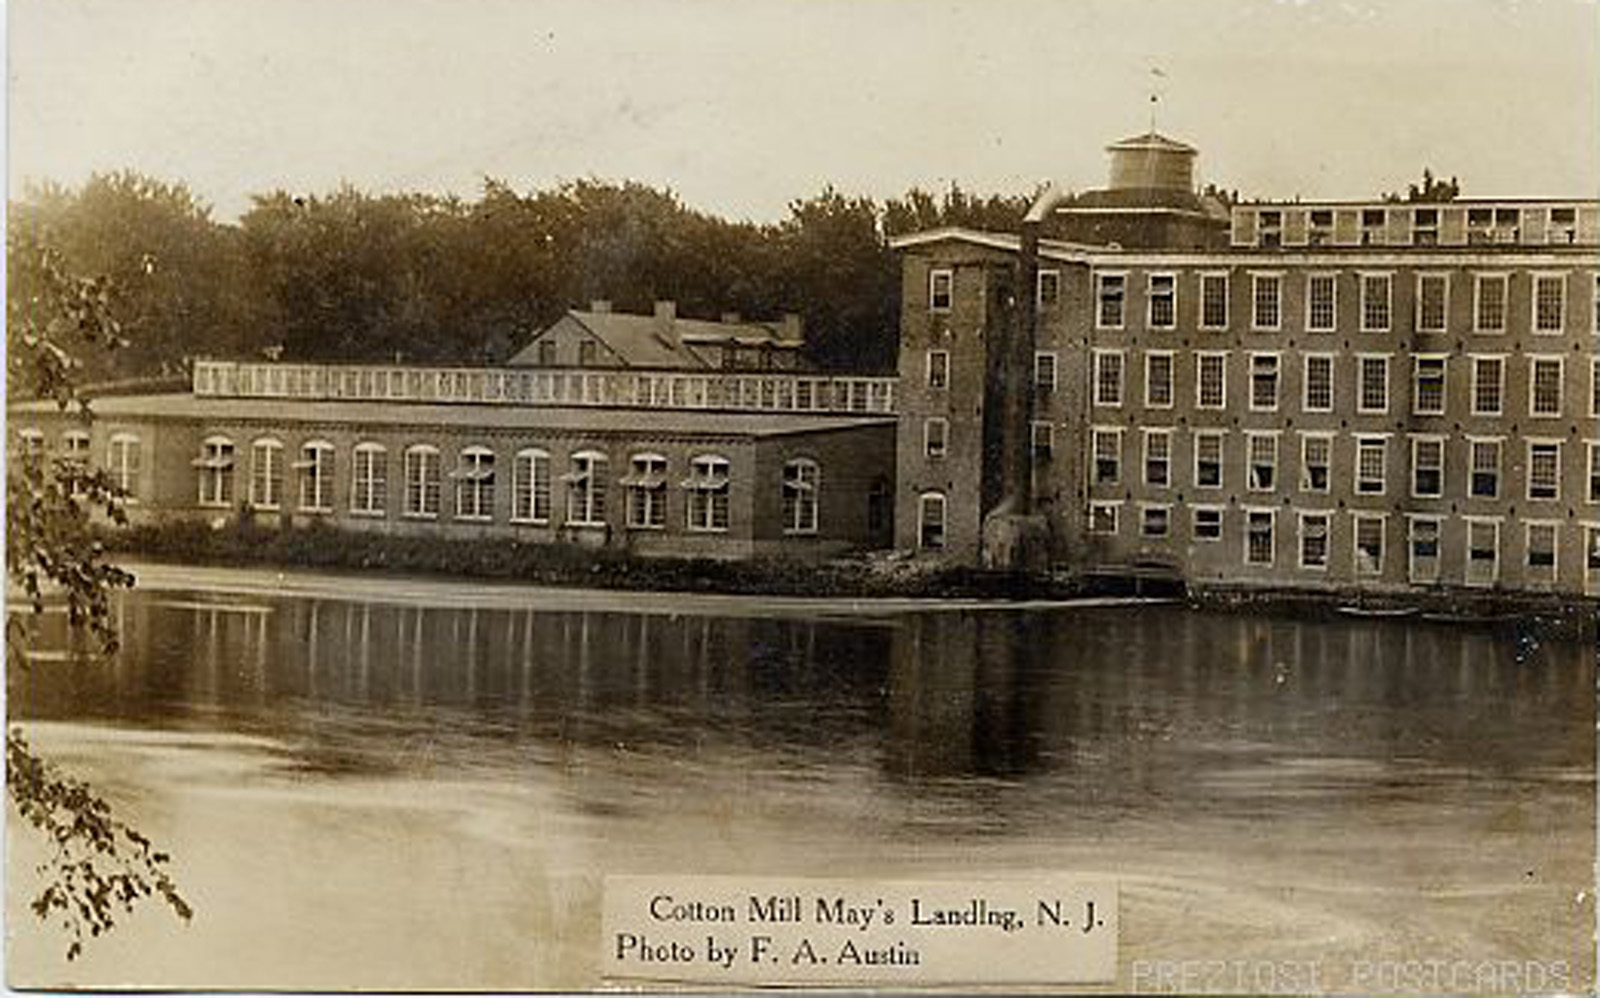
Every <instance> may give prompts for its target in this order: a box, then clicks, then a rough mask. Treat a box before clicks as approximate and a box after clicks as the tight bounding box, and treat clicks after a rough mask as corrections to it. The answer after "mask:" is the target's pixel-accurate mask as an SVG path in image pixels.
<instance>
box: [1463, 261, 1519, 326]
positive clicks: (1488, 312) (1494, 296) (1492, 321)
mask: <svg viewBox="0 0 1600 998" xmlns="http://www.w3.org/2000/svg"><path fill="white" fill-rule="evenodd" d="M1509 284H1510V278H1509V277H1508V276H1507V275H1505V274H1477V275H1474V277H1473V283H1472V317H1473V318H1472V328H1473V330H1474V331H1475V332H1479V333H1499V332H1504V331H1505V328H1506V297H1507V288H1508V285H1509Z"/></svg>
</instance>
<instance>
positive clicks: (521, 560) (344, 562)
mask: <svg viewBox="0 0 1600 998" xmlns="http://www.w3.org/2000/svg"><path fill="white" fill-rule="evenodd" d="M104 541H105V544H106V547H107V549H108V550H109V551H110V552H111V553H112V554H113V555H115V556H122V557H132V558H135V559H138V560H140V561H145V562H150V563H158V564H178V565H193V566H201V567H234V568H242V567H262V568H294V569H299V570H306V571H317V570H323V571H361V572H377V573H382V574H384V575H386V576H412V577H415V576H431V577H439V578H446V579H461V580H478V581H491V582H508V583H518V584H524V585H531V586H539V587H550V588H556V587H560V588H569V589H570V588H581V589H600V590H612V591H619V592H640V593H661V594H671V593H682V594H703V595H721V596H768V597H801V598H807V597H809V598H828V599H838V600H866V601H871V600H889V599H899V600H906V599H914V600H932V601H940V600H947V601H952V602H968V601H973V600H985V601H997V602H1018V603H1021V602H1030V601H1063V600H1073V599H1085V598H1096V597H1153V598H1166V599H1171V600H1174V601H1178V602H1185V603H1188V604H1189V605H1191V606H1194V607H1196V608H1202V609H1215V610H1223V611H1230V612H1262V613H1271V614H1275V615H1292V616H1297V617H1308V618H1315V617H1329V616H1334V615H1339V614H1345V615H1352V616H1357V617H1374V618H1382V617H1401V618H1405V617H1420V618H1421V619H1424V620H1427V621H1430V622H1435V623H1453V624H1478V625H1507V626H1512V627H1517V628H1528V627H1533V628H1535V629H1537V630H1539V631H1541V632H1547V633H1551V634H1557V633H1559V634H1569V635H1573V636H1593V635H1594V634H1595V631H1596V620H1597V617H1600V601H1597V600H1594V599H1592V598H1591V599H1586V598H1582V597H1573V596H1562V595H1558V594H1526V593H1518V594H1513V593H1504V592H1496V591H1494V590H1484V591H1477V590H1468V591H1463V590H1457V589H1449V590H1446V589H1439V590H1418V591H1410V590H1408V591H1398V592H1384V593H1361V594H1356V593H1351V592H1341V591H1333V590H1309V589H1289V588H1264V589H1254V588H1252V589H1245V588H1239V587H1227V588H1223V587H1205V586H1198V587H1197V586H1193V585H1191V586H1188V587H1185V586H1184V585H1183V584H1182V583H1181V582H1178V581H1176V580H1173V579H1165V578H1155V579H1152V578H1149V577H1140V576H1135V575H1119V574H1116V573H1093V574H1079V575H1069V574H1065V573H1050V574H1034V575H1018V574H1012V573H1003V572H995V571H986V570H983V569H978V568H969V567H963V566H950V565H939V564H937V563H935V562H930V561H925V560H918V559H911V558H906V557H903V556H900V557H896V556H893V555H888V554H870V555H859V556H855V557H848V558H838V559H831V560H827V561H801V560H797V559H786V558H758V559H754V560H749V561H723V560H714V559H683V558H655V557H652V558H645V557H640V556H638V555H634V554H629V553H627V552H622V551H612V550H595V549H589V548H581V547H578V546H576V545H568V544H551V543H548V542H521V541H517V540H514V539H511V540H508V539H505V538H483V539H460V538H441V537H416V536H397V535H389V534H376V533H368V532H363V531H352V530H344V529H340V528H337V527H332V526H328V525H324V524H320V523H316V524H312V525H310V526H303V527H302V526H294V527H284V526H267V525H262V524H260V523H256V522H253V521H249V520H235V521H230V522H229V523H228V524H226V525H224V526H222V527H220V528H219V527H214V526H211V525H209V524H206V523H202V522H198V521H193V520H178V519H170V520H165V521H160V522H153V523H146V524H140V525H135V526H131V527H127V528H123V529H118V530H115V531H108V532H107V534H106V536H105V538H104Z"/></svg>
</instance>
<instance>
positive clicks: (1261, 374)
mask: <svg viewBox="0 0 1600 998" xmlns="http://www.w3.org/2000/svg"><path fill="white" fill-rule="evenodd" d="M1250 408H1251V410H1252V411H1255V412H1271V411H1273V410H1275V409H1277V408H1278V355H1277V354H1275V353H1253V354H1251V355H1250Z"/></svg>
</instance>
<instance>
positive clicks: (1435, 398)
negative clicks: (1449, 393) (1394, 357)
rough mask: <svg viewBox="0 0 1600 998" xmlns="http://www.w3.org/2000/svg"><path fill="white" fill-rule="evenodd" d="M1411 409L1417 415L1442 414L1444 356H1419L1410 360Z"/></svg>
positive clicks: (1443, 407) (1443, 405)
mask: <svg viewBox="0 0 1600 998" xmlns="http://www.w3.org/2000/svg"><path fill="white" fill-rule="evenodd" d="M1412 365H1413V366H1412V374H1411V378H1412V391H1411V411H1412V412H1413V413H1415V414H1416V415H1418V416H1442V415H1444V409H1445V397H1446V396H1445V357H1444V355H1442V354H1429V355H1424V356H1419V357H1417V358H1415V359H1414V360H1413V361H1412Z"/></svg>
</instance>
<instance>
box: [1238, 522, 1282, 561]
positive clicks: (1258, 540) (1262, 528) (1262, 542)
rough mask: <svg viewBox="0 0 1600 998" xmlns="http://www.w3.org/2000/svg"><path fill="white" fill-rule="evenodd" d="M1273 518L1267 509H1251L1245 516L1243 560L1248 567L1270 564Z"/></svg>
mask: <svg viewBox="0 0 1600 998" xmlns="http://www.w3.org/2000/svg"><path fill="white" fill-rule="evenodd" d="M1274 519H1275V516H1274V514H1273V511H1272V510H1269V509H1252V510H1249V511H1248V512H1246V514H1245V547H1244V560H1245V563H1246V564H1249V565H1270V564H1272V548H1273V538H1272V528H1273V521H1274Z"/></svg>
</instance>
